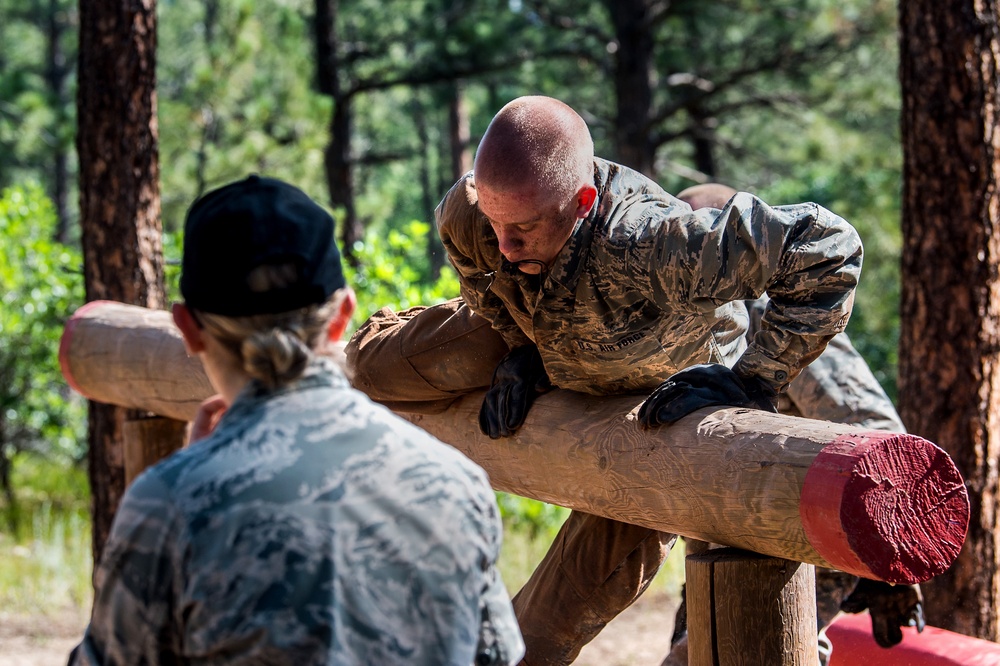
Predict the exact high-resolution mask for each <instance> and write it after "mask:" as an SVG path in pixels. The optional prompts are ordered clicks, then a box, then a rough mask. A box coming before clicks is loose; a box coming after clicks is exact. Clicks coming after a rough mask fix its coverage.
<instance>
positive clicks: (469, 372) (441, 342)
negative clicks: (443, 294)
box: [345, 299, 508, 412]
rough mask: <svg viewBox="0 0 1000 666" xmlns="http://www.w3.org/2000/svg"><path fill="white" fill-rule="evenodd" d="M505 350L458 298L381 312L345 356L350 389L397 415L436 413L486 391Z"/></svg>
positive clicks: (355, 337)
mask: <svg viewBox="0 0 1000 666" xmlns="http://www.w3.org/2000/svg"><path fill="white" fill-rule="evenodd" d="M507 351H508V348H507V345H506V343H505V342H504V341H503V338H502V337H501V336H500V334H499V333H497V332H496V331H494V330H493V329H492V327H491V326H490V324H489V322H488V321H486V320H485V319H482V318H480V317H478V316H476V315H475V314H474V313H473V312H472V311H471V310H470V309H469V308H468V307H467V306H466V305H465V304H464V303H463V302H462V300H461V299H452V300H450V301H446V302H445V303H441V304H439V305H434V306H430V307H426V306H418V307H415V308H410V309H409V310H405V311H403V312H398V313H397V312H393V311H392V310H391V309H389V308H382V309H381V310H379V311H378V312H376V313H375V314H373V315H372V316H371V317H370V318H369V319H368V321H367V322H365V323H364V324H363V325H362V326H361V328H359V329H358V331H357V332H356V333H355V334H354V335H353V336H352V337H351V340H350V341H349V342H348V344H347V347H346V349H345V352H346V354H347V363H348V370H349V372H350V373H351V381H352V383H353V384H354V386H355V388H357V389H359V390H361V391H363V392H364V393H366V394H367V395H368V396H369V397H370V398H372V399H373V400H377V401H379V402H382V403H384V404H387V405H389V406H390V407H392V408H394V409H400V410H402V411H418V412H421V411H422V412H433V411H442V410H443V409H445V408H447V406H448V405H449V404H450V403H451V402H452V401H454V400H455V399H456V398H457V397H459V396H461V395H463V394H465V393H469V392H470V391H474V390H476V389H480V388H484V387H486V386H489V383H490V378H491V377H492V374H493V370H494V368H496V365H497V363H499V362H500V359H501V358H503V356H504V355H505V354H506V353H507Z"/></svg>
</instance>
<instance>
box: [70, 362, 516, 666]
mask: <svg viewBox="0 0 1000 666" xmlns="http://www.w3.org/2000/svg"><path fill="white" fill-rule="evenodd" d="M500 539H501V526H500V522H499V514H498V510H497V506H496V499H495V496H494V494H493V492H492V490H491V489H490V486H489V484H488V481H487V478H486V474H485V473H484V472H483V470H482V469H480V468H479V467H478V466H477V465H475V464H474V463H472V462H471V461H469V460H468V459H467V458H465V457H464V456H463V455H462V454H460V453H459V452H458V451H456V450H455V449H453V448H451V447H449V446H446V445H444V444H442V443H441V442H439V441H437V440H435V439H434V438H432V437H431V436H430V435H428V434H427V433H425V432H423V431H422V430H419V429H417V428H415V427H414V426H412V425H410V424H409V423H407V422H405V421H403V420H402V419H399V418H398V417H396V416H394V415H393V414H391V413H390V412H389V411H388V410H386V409H384V408H382V407H380V406H377V405H374V404H373V403H371V402H370V401H369V400H368V399H367V398H366V397H365V396H364V395H362V394H361V393H360V392H358V391H355V390H353V389H351V388H350V387H349V386H348V384H347V380H346V379H345V378H344V377H343V375H342V374H341V373H340V371H339V370H338V369H336V368H335V367H334V366H333V365H332V364H331V363H330V362H329V361H326V360H314V361H312V362H311V364H310V366H309V368H308V370H307V374H306V375H305V376H304V377H303V378H302V379H301V380H299V381H298V382H296V383H295V384H293V385H292V386H290V387H287V388H285V389H282V390H279V391H275V392H265V391H262V390H260V389H259V388H257V386H256V385H255V384H251V385H250V387H248V389H246V390H244V392H243V393H242V394H241V395H240V396H239V398H238V399H237V400H236V401H235V402H234V404H233V405H232V406H231V407H230V409H229V410H228V411H227V413H226V414H225V415H224V416H223V418H222V420H221V421H220V423H219V425H218V427H217V428H216V430H215V432H214V433H213V434H212V435H211V436H210V437H208V438H206V439H204V440H201V441H199V442H197V443H195V444H194V445H192V446H191V447H189V448H187V449H184V450H182V451H180V452H178V453H176V454H175V455H173V456H171V457H170V458H168V459H167V460H165V461H164V462H162V463H160V464H158V465H156V466H155V467H153V468H151V469H149V470H147V471H146V472H145V473H144V474H142V475H141V476H140V477H139V478H138V479H137V480H136V481H135V482H134V484H133V485H132V486H131V487H130V488H129V489H128V491H127V492H126V494H125V497H124V499H123V500H122V503H121V507H120V508H119V510H118V514H117V515H116V517H115V522H114V526H113V528H112V533H111V536H110V538H109V540H108V542H107V545H106V546H105V551H104V557H103V558H102V561H101V564H100V567H99V569H98V570H97V573H96V579H95V582H96V588H97V595H96V599H95V604H94V611H93V617H92V619H91V622H90V626H89V627H88V628H87V631H86V634H85V635H84V639H83V642H82V643H81V644H80V645H79V646H78V647H77V648H76V650H75V652H74V654H73V655H72V656H71V658H70V663H71V664H73V663H76V664H123V665H125V664H128V665H133V664H174V663H192V664H194V663H197V664H209V663H211V664H235V663H240V664H296V665H299V664H338V665H343V664H350V665H352V666H353V665H364V664H372V665H378V666H383V665H386V664H427V665H435V666H437V665H439V664H454V665H456V666H459V665H461V666H469V664H472V663H484V664H485V663H489V664H513V663H517V661H518V660H520V658H521V656H522V654H523V642H522V640H521V636H520V633H519V631H518V629H517V624H516V620H515V618H514V614H513V609H512V607H511V604H510V600H509V597H508V595H507V592H506V590H505V588H504V585H503V583H502V581H501V580H500V578H499V576H498V574H497V571H496V569H495V566H494V564H495V561H496V558H497V553H498V550H499V548H500ZM480 659H481V660H480Z"/></svg>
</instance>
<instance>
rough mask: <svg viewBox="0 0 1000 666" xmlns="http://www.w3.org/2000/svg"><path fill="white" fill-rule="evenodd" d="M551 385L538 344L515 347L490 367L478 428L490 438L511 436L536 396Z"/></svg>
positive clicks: (519, 425)
mask: <svg viewBox="0 0 1000 666" xmlns="http://www.w3.org/2000/svg"><path fill="white" fill-rule="evenodd" d="M551 388H552V383H551V382H550V381H549V376H548V375H547V374H546V373H545V366H544V365H542V356H541V354H539V353H538V347H535V346H534V345H525V346H524V347H515V348H514V349H512V350H510V352H509V353H508V354H507V355H506V356H504V357H503V358H502V359H500V363H499V364H498V365H497V368H496V370H494V371H493V380H492V381H491V382H490V390H489V391H487V392H486V397H485V398H484V399H483V406H482V407H481V408H480V409H479V429H480V430H482V431H483V434H485V435H489V436H490V437H491V438H492V439H497V438H499V437H510V436H511V435H513V434H514V431H515V430H517V429H518V428H520V427H521V424H523V423H524V419H525V417H527V416H528V408H529V407H531V403H533V402H534V401H535V398H537V397H538V396H539V395H541V394H542V393H545V392H546V391H548V390H549V389H551Z"/></svg>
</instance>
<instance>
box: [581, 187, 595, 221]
mask: <svg viewBox="0 0 1000 666" xmlns="http://www.w3.org/2000/svg"><path fill="white" fill-rule="evenodd" d="M595 201H597V188H596V187H594V186H593V185H591V184H590V183H587V184H586V185H584V186H583V187H581V188H580V189H579V191H578V192H577V193H576V204H577V205H576V216H577V217H578V218H580V217H587V216H588V215H590V209H591V208H593V207H594V202H595Z"/></svg>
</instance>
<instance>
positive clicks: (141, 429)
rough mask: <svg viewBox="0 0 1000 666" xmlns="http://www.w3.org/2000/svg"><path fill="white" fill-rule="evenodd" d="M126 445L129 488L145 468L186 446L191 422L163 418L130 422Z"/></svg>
mask: <svg viewBox="0 0 1000 666" xmlns="http://www.w3.org/2000/svg"><path fill="white" fill-rule="evenodd" d="M122 437H123V440H124V443H125V447H124V449H125V485H126V486H127V485H129V484H130V483H132V481H134V480H135V477H137V476H139V474H141V473H142V471H143V470H144V469H146V468H147V467H149V466H150V465H153V464H155V463H157V462H159V461H160V460H162V459H163V458H166V457H167V456H169V455H170V454H171V453H173V452H174V451H176V450H177V449H179V448H181V447H182V446H184V441H185V439H186V437H187V422H186V421H178V420H176V419H170V418H166V417H163V416H152V415H151V416H149V417H146V418H138V419H128V420H126V421H125V424H124V426H123V428H122Z"/></svg>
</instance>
